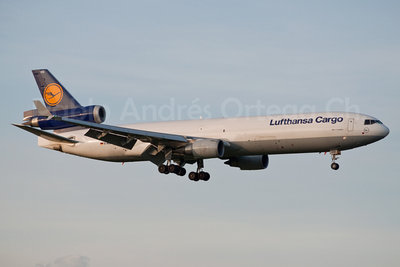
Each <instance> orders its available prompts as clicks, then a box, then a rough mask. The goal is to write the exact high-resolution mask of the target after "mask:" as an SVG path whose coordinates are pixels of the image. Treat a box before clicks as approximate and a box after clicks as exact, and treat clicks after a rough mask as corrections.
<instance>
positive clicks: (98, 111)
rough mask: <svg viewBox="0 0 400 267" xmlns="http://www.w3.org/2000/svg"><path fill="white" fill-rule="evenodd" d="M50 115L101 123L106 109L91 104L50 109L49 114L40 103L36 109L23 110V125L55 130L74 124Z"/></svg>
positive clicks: (104, 117)
mask: <svg viewBox="0 0 400 267" xmlns="http://www.w3.org/2000/svg"><path fill="white" fill-rule="evenodd" d="M35 104H37V102H35ZM46 112H47V113H46ZM51 116H58V117H63V118H69V119H75V120H81V121H89V122H95V123H102V122H104V121H105V119H106V110H105V109H104V107H102V106H99V105H93V106H86V107H82V106H81V107H77V108H72V109H64V110H57V111H52V113H51V114H50V113H49V111H48V110H47V109H46V108H45V107H44V106H43V105H42V106H39V107H38V108H37V109H33V110H28V111H25V112H24V121H25V122H24V125H29V126H32V127H40V128H41V129H42V130H57V129H63V128H68V127H73V126H74V125H72V124H69V123H66V122H63V121H56V120H52V119H51Z"/></svg>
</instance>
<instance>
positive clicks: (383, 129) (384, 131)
mask: <svg viewBox="0 0 400 267" xmlns="http://www.w3.org/2000/svg"><path fill="white" fill-rule="evenodd" d="M381 132H382V137H385V136H387V135H388V134H389V132H390V130H389V128H388V127H386V126H385V125H382V129H381Z"/></svg>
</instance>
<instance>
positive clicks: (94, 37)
mask: <svg viewBox="0 0 400 267" xmlns="http://www.w3.org/2000/svg"><path fill="white" fill-rule="evenodd" d="M399 14H400V5H399V3H398V1H330V2H328V1H306V2H299V1H281V2H280V3H276V2H275V1H271V2H268V1H146V2H136V1H113V2H109V1H63V2H61V1H60V2H57V1H1V2H0V40H1V42H0V62H1V63H0V68H1V69H0V71H1V75H0V87H1V90H2V92H3V97H2V98H1V102H0V103H1V113H2V114H3V115H2V116H1V125H2V130H3V133H2V140H1V148H2V153H1V155H2V156H1V160H0V164H1V169H2V170H3V172H2V175H1V178H0V211H1V220H0V265H1V266H33V267H34V266H46V264H50V263H51V264H52V265H49V266H52V267H54V266H69V267H71V266H88V265H87V264H86V263H87V262H89V265H90V266H96V267H103V266H104V267H105V266H133V265H135V266H160V265H162V266H174V267H177V266H244V265H246V266H307V267H309V266H398V265H399V263H400V256H399V244H400V212H399V207H398V206H399V203H400V181H399V179H398V176H399V175H398V173H399V172H400V167H399V164H398V158H399V156H398V151H399V150H400V146H399V141H398V140H399V138H400V135H399V129H400V125H399V119H398V116H399V114H400V112H399V111H400V109H399V104H400V103H399V97H400V93H399V88H400V63H399V62H400V17H399ZM36 68H48V69H50V71H52V73H53V74H54V75H55V76H56V77H57V78H59V80H60V81H61V82H62V83H63V84H64V85H65V86H66V87H67V88H68V90H69V91H70V92H71V93H72V94H73V95H74V96H75V97H76V98H77V99H78V100H79V101H80V102H81V104H85V105H86V104H91V103H95V104H102V105H104V106H106V107H107V111H108V113H109V115H110V116H109V117H108V118H107V123H110V124H118V123H133V122H135V120H136V119H137V118H135V116H123V111H124V109H125V108H126V105H127V103H128V104H129V103H134V104H135V107H136V108H137V109H138V110H139V111H140V110H142V109H143V108H149V107H150V108H151V107H156V108H160V107H165V108H166V109H165V112H167V113H168V112H170V114H172V115H171V116H172V117H175V118H176V117H178V118H183V119H187V118H190V115H188V113H187V112H185V111H183V112H177V111H176V109H178V108H179V107H181V108H182V109H183V110H186V109H185V108H183V107H184V106H185V105H189V104H191V103H194V104H196V105H198V106H199V107H200V108H201V109H202V110H203V109H206V112H203V114H200V115H202V116H205V115H210V116H211V117H219V116H222V115H224V114H223V112H222V111H221V110H222V108H221V105H223V103H226V101H227V100H229V99H234V100H235V101H238V102H239V103H240V105H241V106H242V107H245V106H252V105H256V104H257V103H258V102H257V101H259V103H262V105H263V107H265V109H264V111H265V110H267V111H268V112H272V113H273V111H290V110H291V109H297V110H299V109H301V108H304V107H308V106H310V107H312V108H313V109H315V110H316V111H325V110H326V107H327V105H330V103H331V104H332V103H333V105H331V107H332V109H338V110H347V109H357V110H359V111H360V112H362V113H366V114H369V115H373V116H376V117H377V118H379V119H381V120H382V121H383V122H384V123H385V124H386V125H387V126H388V127H389V128H390V130H391V133H390V135H389V136H388V137H387V138H385V139H384V140H382V141H380V142H378V143H375V144H372V145H369V146H367V147H363V148H359V149H355V150H352V151H346V152H344V153H343V155H342V157H341V158H340V160H339V163H340V164H341V168H340V170H339V171H337V172H334V171H332V170H331V169H330V167H329V165H330V157H329V156H324V155H322V154H321V155H319V154H309V155H284V156H271V157H270V166H269V167H268V169H266V170H263V171H255V172H241V171H239V170H237V169H236V168H229V167H227V166H226V165H224V164H222V163H223V162H222V161H220V160H209V161H206V168H207V170H208V171H209V172H210V173H211V174H212V178H211V180H210V181H209V182H208V183H204V182H203V183H193V182H190V181H189V180H188V179H186V178H179V177H177V176H162V175H159V174H158V172H157V170H156V168H155V166H154V165H152V164H150V163H129V164H125V165H124V166H121V165H120V164H115V163H104V162H98V161H93V160H89V159H84V158H78V157H74V156H70V155H65V154H61V153H58V152H55V151H49V150H45V149H42V148H39V147H37V139H36V138H35V137H34V136H33V135H30V134H28V133H26V132H23V131H21V130H19V129H17V128H14V127H12V126H11V125H10V123H12V122H20V120H21V119H22V112H23V111H24V110H27V109H30V108H32V99H38V98H39V96H40V95H39V91H38V89H37V87H36V83H35V81H34V79H33V77H32V74H31V70H32V69H36ZM171 99H172V100H171ZM171 101H172V102H171ZM171 103H172V104H171ZM271 107H272V108H271ZM168 108H172V111H171V110H169V109H168ZM165 112H164V113H162V112H161V113H160V114H161V115H160V114H158V113H157V114H158V115H157V116H150V115H146V114H143V113H141V114H140V115H141V118H140V120H141V121H142V120H146V121H152V120H160V119H163V118H170V117H171V116H168V114H166V116H164V117H163V115H165ZM178 113H179V114H178ZM206 113H207V114H206ZM226 113H227V114H226V115H230V114H236V113H238V111H237V109H235V107H232V106H231V107H230V108H228V109H227V111H226ZM254 113H257V112H254V110H253V111H251V112H250V115H256V114H254ZM125 115H126V114H125ZM241 115H245V114H241ZM189 169H190V167H189ZM79 256H82V257H81V258H79ZM60 258H61V259H60ZM57 259H60V260H59V261H58V262H56V260H57ZM74 262H75V263H74ZM62 264H64V265H62ZM79 264H80V265H79Z"/></svg>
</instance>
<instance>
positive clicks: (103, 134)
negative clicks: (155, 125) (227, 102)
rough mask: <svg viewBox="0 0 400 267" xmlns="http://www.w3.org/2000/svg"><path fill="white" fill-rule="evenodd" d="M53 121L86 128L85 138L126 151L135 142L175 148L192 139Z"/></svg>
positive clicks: (81, 122)
mask: <svg viewBox="0 0 400 267" xmlns="http://www.w3.org/2000/svg"><path fill="white" fill-rule="evenodd" d="M53 120H58V121H63V122H67V123H71V124H74V125H78V126H82V127H85V128H88V129H89V131H88V132H87V133H86V134H85V135H86V136H88V137H91V138H94V139H97V140H101V141H104V142H107V143H110V144H113V145H116V146H120V147H123V148H126V149H132V147H133V146H134V145H135V143H136V141H137V140H140V141H142V142H148V143H151V144H153V145H156V146H159V145H165V146H169V147H172V148H176V147H180V146H183V145H185V144H187V143H189V142H190V141H189V140H190V139H193V137H188V136H183V135H176V134H168V133H159V132H151V131H145V130H138V129H131V128H125V127H119V126H112V125H107V124H99V123H94V122H88V121H81V120H75V119H69V118H64V117H57V116H55V117H53Z"/></svg>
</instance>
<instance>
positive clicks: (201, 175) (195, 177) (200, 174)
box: [189, 159, 210, 182]
mask: <svg viewBox="0 0 400 267" xmlns="http://www.w3.org/2000/svg"><path fill="white" fill-rule="evenodd" d="M203 168H204V162H203V160H202V159H199V160H197V171H196V172H190V173H189V179H190V180H192V181H195V182H197V181H199V180H202V181H208V180H210V174H209V173H208V172H204V171H202V169H203Z"/></svg>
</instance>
